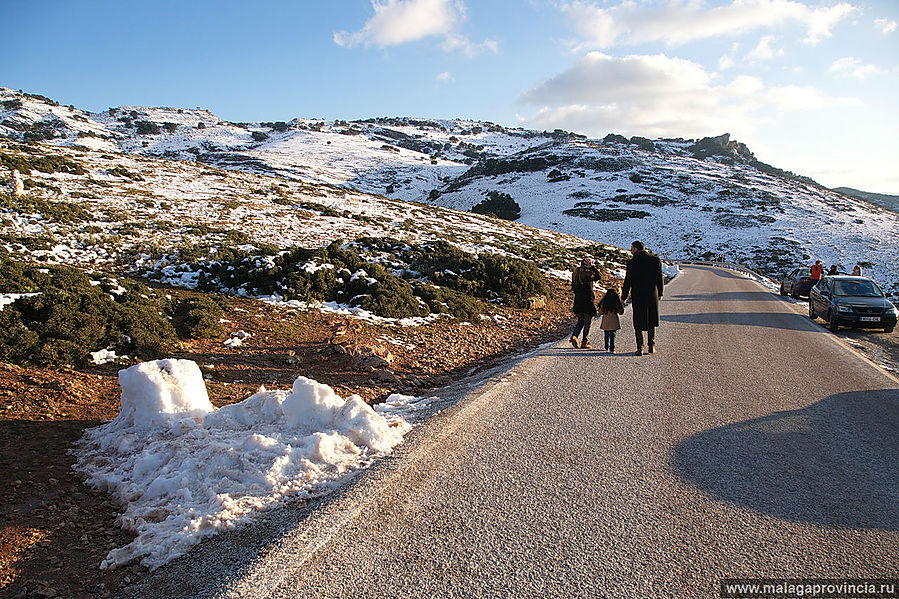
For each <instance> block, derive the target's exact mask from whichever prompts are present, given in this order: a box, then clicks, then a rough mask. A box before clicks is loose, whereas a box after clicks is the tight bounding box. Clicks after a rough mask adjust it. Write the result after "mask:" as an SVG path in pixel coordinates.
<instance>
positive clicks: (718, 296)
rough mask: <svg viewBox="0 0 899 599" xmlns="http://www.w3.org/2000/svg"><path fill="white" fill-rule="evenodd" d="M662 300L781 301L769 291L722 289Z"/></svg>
mask: <svg viewBox="0 0 899 599" xmlns="http://www.w3.org/2000/svg"><path fill="white" fill-rule="evenodd" d="M662 301H663V302H707V301H718V302H728V301H740V302H758V301H767V302H777V301H782V300H781V299H780V298H779V297H778V296H776V295H774V294H773V293H771V292H770V291H724V292H721V293H695V294H687V295H674V296H670V297H669V296H665V297H663V298H662Z"/></svg>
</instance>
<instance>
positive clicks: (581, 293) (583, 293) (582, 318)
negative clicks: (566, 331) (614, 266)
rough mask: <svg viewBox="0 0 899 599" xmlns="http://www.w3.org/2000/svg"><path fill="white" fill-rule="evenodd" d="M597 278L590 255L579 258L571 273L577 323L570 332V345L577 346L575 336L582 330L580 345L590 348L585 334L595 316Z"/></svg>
mask: <svg viewBox="0 0 899 599" xmlns="http://www.w3.org/2000/svg"><path fill="white" fill-rule="evenodd" d="M598 280H599V269H597V268H596V265H595V263H594V262H593V258H591V257H590V256H587V257H585V258H584V259H583V260H581V265H580V266H578V267H577V268H575V269H574V272H573V273H571V291H573V292H574V305H573V306H572V310H574V313H575V314H577V325H575V327H574V333H572V334H571V339H570V341H571V345H573V346H574V347H575V349H576V348H577V347H578V343H577V336H578V335H579V334H580V332H581V331H584V340H583V342H582V343H581V345H580V347H581V348H583V349H590V344H589V343H588V342H587V336H588V335H589V334H590V323H591V322H592V321H593V317H595V316H596V305H595V303H594V300H593V281H598Z"/></svg>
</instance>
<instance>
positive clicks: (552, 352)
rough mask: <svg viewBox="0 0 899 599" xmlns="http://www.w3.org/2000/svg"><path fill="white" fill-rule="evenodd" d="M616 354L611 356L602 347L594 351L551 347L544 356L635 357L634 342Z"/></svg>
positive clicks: (595, 348) (593, 349)
mask: <svg viewBox="0 0 899 599" xmlns="http://www.w3.org/2000/svg"><path fill="white" fill-rule="evenodd" d="M617 347H618V346H617V345H616V350H615V353H614V354H610V353H609V351H608V350H606V349H603V348H602V346H600V347H598V348H597V347H593V348H592V349H574V348H573V347H570V348H567V349H566V348H561V347H551V348H549V349H547V350H546V351H545V352H543V353H544V355H548V356H577V357H580V358H582V357H584V356H587V357H590V358H621V357H631V356H633V355H634V342H633V341H631V342H630V345H629V346H628V347H629V349H617Z"/></svg>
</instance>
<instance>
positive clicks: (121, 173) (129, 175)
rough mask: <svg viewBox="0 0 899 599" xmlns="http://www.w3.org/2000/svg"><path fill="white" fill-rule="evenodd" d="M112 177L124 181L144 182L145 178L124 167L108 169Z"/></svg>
mask: <svg viewBox="0 0 899 599" xmlns="http://www.w3.org/2000/svg"><path fill="white" fill-rule="evenodd" d="M106 172H107V173H109V174H110V175H112V176H114V177H122V178H123V179H131V180H132V181H143V180H144V178H143V177H142V176H141V175H139V174H138V173H133V172H131V171H129V170H128V169H127V168H125V167H124V166H114V167H113V168H111V169H107V171H106Z"/></svg>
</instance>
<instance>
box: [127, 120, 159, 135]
mask: <svg viewBox="0 0 899 599" xmlns="http://www.w3.org/2000/svg"><path fill="white" fill-rule="evenodd" d="M134 126H135V127H137V134H138V135H157V134H158V133H159V132H160V131H161V129H160V128H159V125H158V124H156V123H154V122H152V121H136V122H135V123H134Z"/></svg>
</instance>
